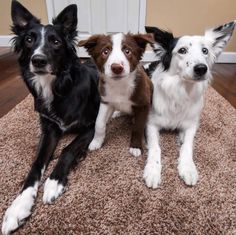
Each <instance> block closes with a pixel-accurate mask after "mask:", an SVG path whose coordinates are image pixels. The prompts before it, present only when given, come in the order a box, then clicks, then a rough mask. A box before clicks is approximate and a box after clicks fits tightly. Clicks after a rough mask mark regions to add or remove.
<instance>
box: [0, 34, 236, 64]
mask: <svg viewBox="0 0 236 235" xmlns="http://www.w3.org/2000/svg"><path fill="white" fill-rule="evenodd" d="M13 37H14V36H12V35H2V36H0V47H10V46H11V41H10V40H11V39H12V38H13ZM77 51H78V54H79V56H80V57H85V58H86V57H89V55H88V53H87V52H86V50H85V49H84V48H79V49H78V50H77ZM142 61H143V62H151V61H155V54H154V53H153V52H152V51H146V52H145V53H144V56H143V59H142ZM216 63H236V52H223V53H222V54H221V55H220V56H219V58H218V60H217V62H216Z"/></svg>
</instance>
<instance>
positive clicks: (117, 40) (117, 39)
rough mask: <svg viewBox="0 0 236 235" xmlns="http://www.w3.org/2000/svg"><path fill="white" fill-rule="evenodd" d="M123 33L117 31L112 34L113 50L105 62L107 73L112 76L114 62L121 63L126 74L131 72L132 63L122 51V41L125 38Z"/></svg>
mask: <svg viewBox="0 0 236 235" xmlns="http://www.w3.org/2000/svg"><path fill="white" fill-rule="evenodd" d="M124 38H125V37H124V34H123V33H117V34H114V35H112V36H111V41H112V51H111V54H110V55H109V57H108V59H107V61H106V63H105V65H104V66H105V74H106V75H108V76H112V71H111V65H112V64H113V63H116V64H121V65H123V67H124V74H126V75H127V74H129V73H130V65H129V61H128V60H127V58H126V56H125V55H124V53H123V51H122V42H123V40H124Z"/></svg>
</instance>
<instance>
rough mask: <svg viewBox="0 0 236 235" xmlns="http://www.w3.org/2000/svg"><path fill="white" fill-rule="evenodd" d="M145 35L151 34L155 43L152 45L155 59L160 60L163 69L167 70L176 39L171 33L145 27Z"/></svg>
mask: <svg viewBox="0 0 236 235" xmlns="http://www.w3.org/2000/svg"><path fill="white" fill-rule="evenodd" d="M145 29H146V32H147V33H152V34H153V36H154V40H155V43H154V44H152V48H153V51H154V52H155V54H156V59H157V60H161V61H162V64H163V66H164V69H165V70H167V69H168V68H169V66H170V62H171V58H172V50H173V48H174V47H175V45H176V43H177V41H178V39H177V38H175V37H174V35H173V34H172V33H171V32H168V31H165V30H162V29H159V28H157V27H150V26H145Z"/></svg>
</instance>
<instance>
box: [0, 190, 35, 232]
mask: <svg viewBox="0 0 236 235" xmlns="http://www.w3.org/2000/svg"><path fill="white" fill-rule="evenodd" d="M36 194H37V190H36V189H34V188H33V187H29V188H27V189H25V190H24V191H23V192H22V193H21V194H20V195H19V196H18V197H17V198H16V199H15V200H14V201H13V202H12V204H11V206H10V207H9V208H8V209H7V210H6V213H5V215H4V218H3V223H2V234H4V235H5V234H10V233H11V232H13V231H14V230H16V229H17V228H19V227H20V226H21V225H22V224H23V223H24V222H25V219H26V218H27V217H29V216H30V214H31V209H32V207H33V205H34V198H35V197H36Z"/></svg>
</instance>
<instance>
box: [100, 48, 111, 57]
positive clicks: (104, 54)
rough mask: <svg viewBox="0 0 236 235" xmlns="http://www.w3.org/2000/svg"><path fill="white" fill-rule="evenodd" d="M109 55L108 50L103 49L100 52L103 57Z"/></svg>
mask: <svg viewBox="0 0 236 235" xmlns="http://www.w3.org/2000/svg"><path fill="white" fill-rule="evenodd" d="M109 53H110V50H109V49H108V48H105V49H104V50H103V51H102V55H103V56H104V57H107V56H108V55H109Z"/></svg>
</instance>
